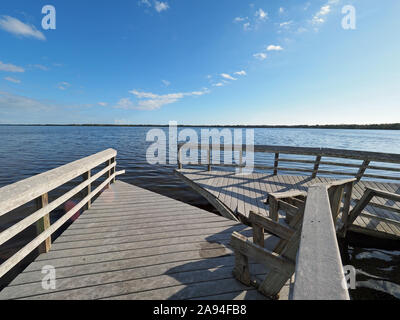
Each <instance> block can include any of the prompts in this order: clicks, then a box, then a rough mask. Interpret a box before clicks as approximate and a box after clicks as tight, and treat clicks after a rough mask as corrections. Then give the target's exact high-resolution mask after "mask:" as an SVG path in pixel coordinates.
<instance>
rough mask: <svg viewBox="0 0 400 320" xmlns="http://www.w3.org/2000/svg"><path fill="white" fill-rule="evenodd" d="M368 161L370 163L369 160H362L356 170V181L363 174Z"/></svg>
mask: <svg viewBox="0 0 400 320" xmlns="http://www.w3.org/2000/svg"><path fill="white" fill-rule="evenodd" d="M369 163H370V161H369V160H364V162H363V163H362V165H361V167H360V170H358V172H357V175H356V178H357V181H360V179H361V178H362V176H363V175H364V172H365V170H367V167H368V166H369Z"/></svg>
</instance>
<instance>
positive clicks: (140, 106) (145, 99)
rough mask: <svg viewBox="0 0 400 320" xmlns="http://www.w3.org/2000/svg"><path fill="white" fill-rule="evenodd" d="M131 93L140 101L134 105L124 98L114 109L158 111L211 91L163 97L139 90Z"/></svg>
mask: <svg viewBox="0 0 400 320" xmlns="http://www.w3.org/2000/svg"><path fill="white" fill-rule="evenodd" d="M129 93H131V94H133V95H134V96H135V97H136V98H137V99H139V101H137V102H136V103H134V102H133V101H132V100H131V99H130V98H122V99H120V100H119V101H118V102H117V104H116V105H115V106H114V108H118V109H129V110H156V109H160V108H161V107H163V106H165V105H168V104H171V103H175V102H177V101H179V100H181V99H183V98H184V97H188V96H202V95H204V94H206V93H209V90H208V89H207V88H204V89H203V90H200V91H191V92H178V93H169V94H162V95H160V94H155V93H151V92H144V91H138V90H131V91H129Z"/></svg>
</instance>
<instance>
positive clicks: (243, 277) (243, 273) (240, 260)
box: [233, 250, 251, 286]
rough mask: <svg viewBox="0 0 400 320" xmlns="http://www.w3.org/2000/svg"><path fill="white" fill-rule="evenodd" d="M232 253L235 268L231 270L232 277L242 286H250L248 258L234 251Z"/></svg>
mask: <svg viewBox="0 0 400 320" xmlns="http://www.w3.org/2000/svg"><path fill="white" fill-rule="evenodd" d="M234 252H235V268H234V269H233V275H234V277H235V278H236V279H238V280H239V281H240V282H241V283H243V284H244V285H246V286H250V284H251V280H250V269H249V258H248V257H247V256H246V255H244V254H243V253H241V252H240V251H238V250H234Z"/></svg>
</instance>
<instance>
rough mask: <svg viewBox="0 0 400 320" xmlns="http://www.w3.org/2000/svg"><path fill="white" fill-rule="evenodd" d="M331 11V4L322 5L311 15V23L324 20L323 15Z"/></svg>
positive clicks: (319, 22) (318, 22)
mask: <svg viewBox="0 0 400 320" xmlns="http://www.w3.org/2000/svg"><path fill="white" fill-rule="evenodd" d="M330 11H331V6H330V5H329V4H327V5H324V6H322V7H321V9H320V10H319V11H318V12H317V13H316V14H315V15H314V16H313V18H312V20H311V23H312V24H321V23H324V22H325V17H324V16H326V15H327V14H328V13H329V12H330Z"/></svg>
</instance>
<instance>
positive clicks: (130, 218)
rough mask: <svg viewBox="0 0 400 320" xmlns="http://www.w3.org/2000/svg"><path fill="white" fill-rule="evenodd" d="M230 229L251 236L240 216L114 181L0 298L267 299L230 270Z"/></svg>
mask: <svg viewBox="0 0 400 320" xmlns="http://www.w3.org/2000/svg"><path fill="white" fill-rule="evenodd" d="M198 177H199V178H200V177H201V174H200V173H199V176H198ZM226 179H230V178H229V177H228V176H227V177H226ZM232 179H233V178H232ZM232 182H233V181H232ZM254 195H255V193H254ZM221 196H222V194H221ZM258 196H259V197H261V194H258ZM224 197H225V196H224ZM229 197H230V199H232V200H233V197H232V195H231V193H230V196H229ZM224 199H225V198H224ZM227 199H228V197H227ZM224 201H225V200H224ZM226 201H227V200H226ZM226 201H225V202H226ZM229 201H231V200H229ZM234 201H235V200H233V201H232V203H233V202H234ZM229 203H230V202H229ZM229 205H230V204H229ZM232 205H233V204H232ZM254 205H257V202H255V203H254ZM230 206H231V205H230ZM233 231H238V232H241V233H242V234H245V235H246V236H248V237H250V236H251V229H250V228H248V227H246V226H245V225H243V224H240V223H238V222H235V221H232V220H228V219H226V218H224V217H219V216H217V215H215V214H212V213H210V212H207V211H204V210H201V209H199V208H196V207H193V206H190V205H188V204H185V203H182V202H180V201H176V200H173V199H170V198H168V197H164V196H161V195H159V194H157V193H154V192H151V191H148V190H145V189H142V188H139V187H136V186H132V185H130V184H127V183H124V182H121V181H116V182H115V183H114V184H112V185H111V187H110V188H109V189H107V190H106V191H104V192H103V193H102V194H101V195H100V196H99V198H98V199H97V200H96V201H95V202H94V203H93V205H92V207H91V208H90V209H89V210H87V211H85V212H84V213H83V214H82V215H81V216H80V217H79V218H78V219H77V220H76V221H75V222H74V223H73V224H72V225H71V226H70V227H69V228H68V229H67V230H66V231H65V232H64V233H63V234H62V235H61V236H60V237H59V238H58V239H57V240H56V241H55V242H54V243H53V245H52V247H51V250H50V252H48V253H43V254H41V255H40V256H39V257H38V258H37V259H36V260H35V261H34V262H33V263H31V264H30V265H29V266H28V267H27V268H26V269H25V270H24V271H23V272H22V273H21V274H19V275H18V276H17V277H16V278H15V279H14V281H12V283H11V284H10V285H9V286H8V287H6V288H5V289H3V290H2V291H1V292H0V299H265V297H264V296H262V295H261V294H259V293H258V291H257V290H255V289H254V288H253V287H246V286H244V285H242V284H241V283H240V282H239V281H237V280H235V279H234V277H233V275H232V269H233V267H234V264H235V262H234V256H233V253H232V251H231V249H230V247H229V241H230V238H231V234H232V232H233ZM273 241H274V239H273V238H272V237H271V238H268V239H267V240H266V243H267V247H268V246H270V245H273V243H272V242H273ZM250 262H251V261H250ZM44 266H53V267H55V270H56V288H55V289H48V290H46V289H43V288H42V279H43V277H44V274H43V273H41V271H42V268H43V267H44ZM251 268H252V269H253V272H252V273H254V274H256V275H257V276H259V277H260V278H262V277H265V274H266V273H267V270H266V269H265V268H264V267H262V266H261V265H258V264H255V263H251ZM289 285H290V284H289V283H288V284H287V285H286V286H285V287H284V289H283V290H282V291H281V298H287V297H288V292H289Z"/></svg>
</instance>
